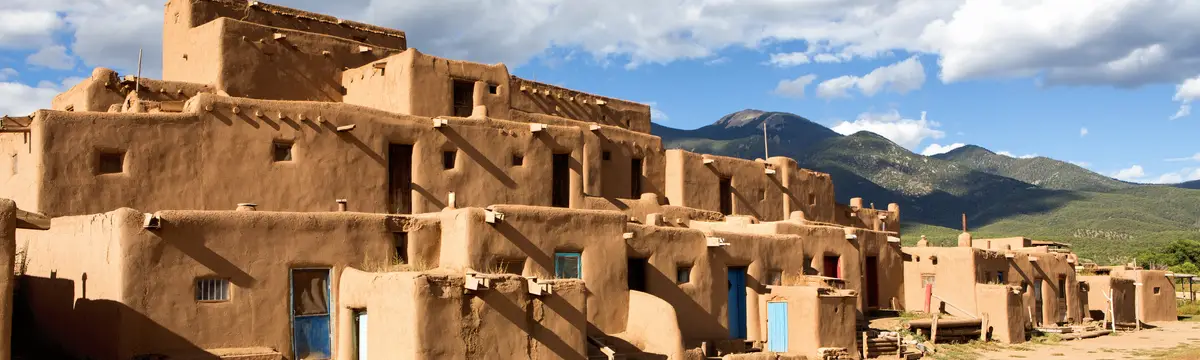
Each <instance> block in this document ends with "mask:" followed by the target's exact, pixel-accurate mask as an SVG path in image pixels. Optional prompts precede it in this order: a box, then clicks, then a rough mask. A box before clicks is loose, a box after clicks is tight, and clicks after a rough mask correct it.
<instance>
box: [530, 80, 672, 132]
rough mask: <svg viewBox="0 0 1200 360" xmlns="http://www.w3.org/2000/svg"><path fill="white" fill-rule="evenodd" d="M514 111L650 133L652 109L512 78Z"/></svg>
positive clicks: (642, 105)
mask: <svg viewBox="0 0 1200 360" xmlns="http://www.w3.org/2000/svg"><path fill="white" fill-rule="evenodd" d="M508 85H509V89H510V90H509V91H510V94H511V95H510V97H511V99H512V100H511V104H512V105H511V107H512V110H514V112H524V113H530V114H547V115H555V116H562V117H565V118H571V119H577V120H581V121H587V122H594V123H599V124H604V125H611V126H616V127H620V128H625V129H629V130H633V131H637V132H642V133H650V106H649V105H645V104H639V103H635V102H630V101H625V100H619V99H614V98H609V97H603V96H598V95H593V94H588V93H584V92H580V91H576V90H571V89H567V88H563V87H559V86H554V85H550V84H546V83H540V82H536V81H531V80H526V79H522V78H519V77H516V76H512V77H511V78H510V80H509V81H508Z"/></svg>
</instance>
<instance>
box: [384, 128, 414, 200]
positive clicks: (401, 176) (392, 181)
mask: <svg viewBox="0 0 1200 360" xmlns="http://www.w3.org/2000/svg"><path fill="white" fill-rule="evenodd" d="M412 156H413V146H412V145H407V144H388V211H390V212H391V213H393V214H411V213H412Z"/></svg>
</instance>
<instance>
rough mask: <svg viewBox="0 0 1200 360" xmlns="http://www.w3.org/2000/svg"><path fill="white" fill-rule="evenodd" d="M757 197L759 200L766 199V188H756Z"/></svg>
mask: <svg viewBox="0 0 1200 360" xmlns="http://www.w3.org/2000/svg"><path fill="white" fill-rule="evenodd" d="M758 199H759V200H766V199H767V190H764V189H758Z"/></svg>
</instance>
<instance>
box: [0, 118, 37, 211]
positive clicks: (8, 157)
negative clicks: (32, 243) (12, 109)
mask: <svg viewBox="0 0 1200 360" xmlns="http://www.w3.org/2000/svg"><path fill="white" fill-rule="evenodd" d="M0 121H4V126H18V127H24V126H28V127H30V128H31V131H30V132H28V133H0V198H8V199H12V200H13V201H15V202H17V203H18V204H21V207H22V208H24V209H25V210H27V211H33V212H37V209H38V194H40V193H41V188H42V184H41V179H42V178H41V172H40V171H39V168H40V166H41V164H42V148H41V145H42V144H43V143H44V138H43V137H42V136H41V135H43V132H41V131H40V129H41V124H40V123H39V122H37V121H34V119H33V118H32V117H22V118H7V119H0Z"/></svg>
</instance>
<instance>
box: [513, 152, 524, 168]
mask: <svg viewBox="0 0 1200 360" xmlns="http://www.w3.org/2000/svg"><path fill="white" fill-rule="evenodd" d="M524 164H525V157H524V156H521V155H517V154H513V156H512V166H521V165H524Z"/></svg>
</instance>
